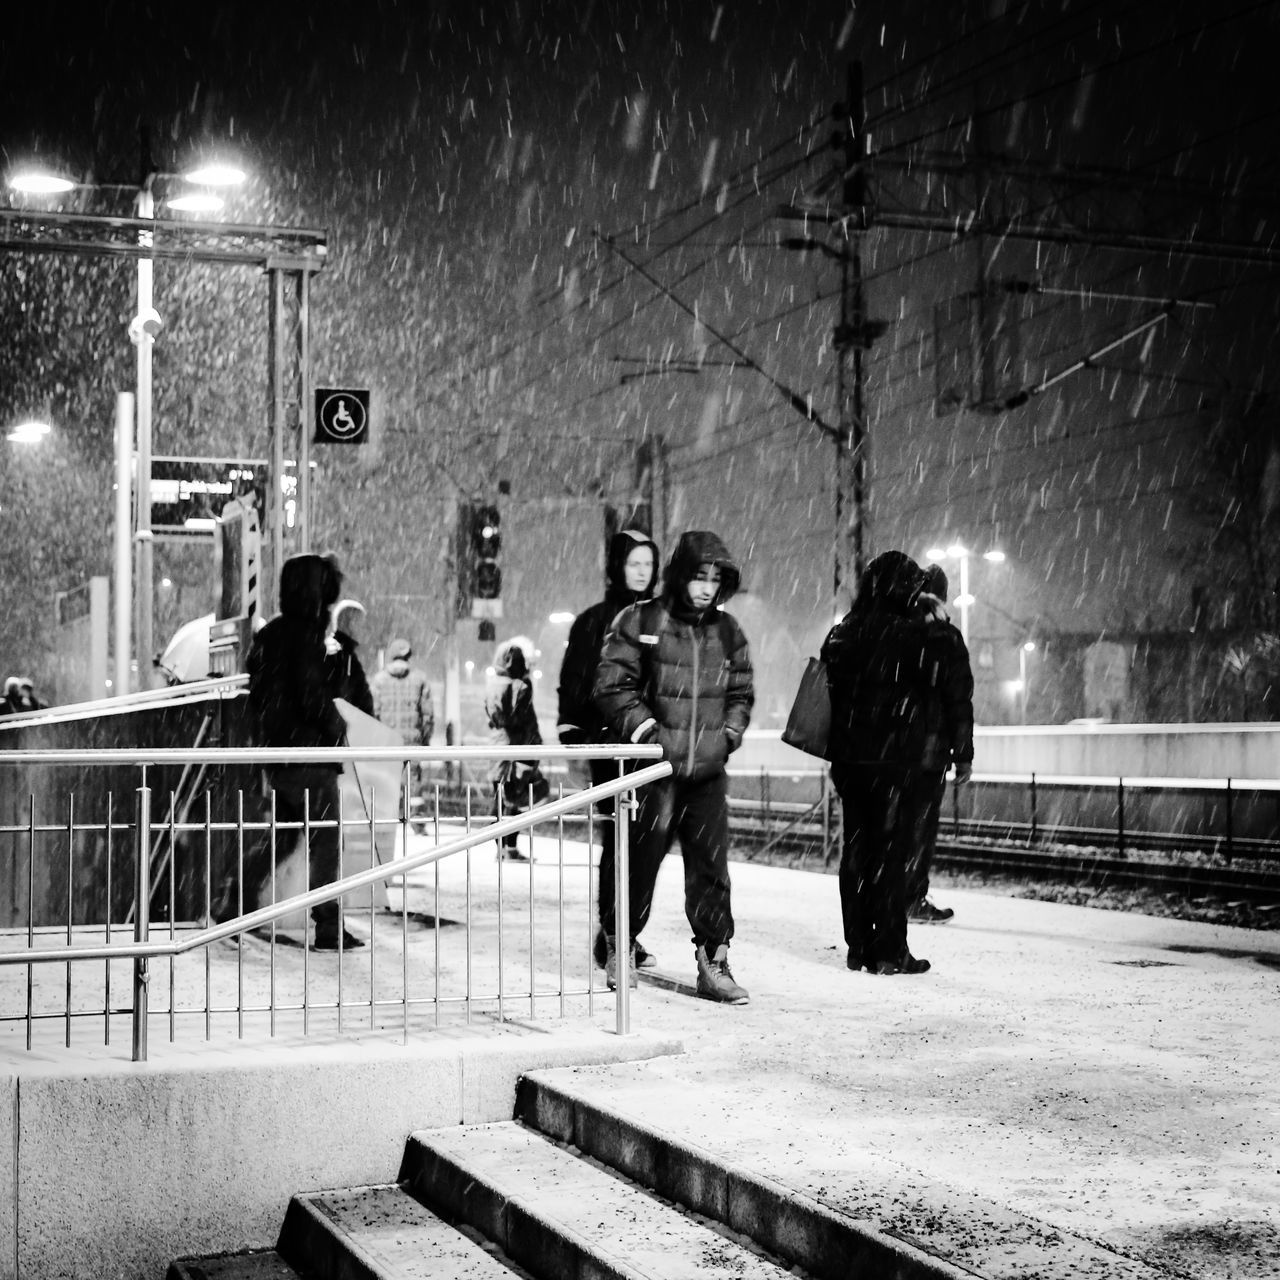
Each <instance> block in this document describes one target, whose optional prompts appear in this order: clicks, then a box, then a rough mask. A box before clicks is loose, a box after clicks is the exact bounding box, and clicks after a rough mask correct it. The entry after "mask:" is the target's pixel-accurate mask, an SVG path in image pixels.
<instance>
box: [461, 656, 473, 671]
mask: <svg viewBox="0 0 1280 1280" xmlns="http://www.w3.org/2000/svg"><path fill="white" fill-rule="evenodd" d="M462 665H463V667H464V668H465V670H466V673H467V675H470V674H471V673H472V672H473V671H474V670H475V669H476V664H475V663H474V662H472V661H471V659H470V658H468V659H467V660H466V662H464V663H463V664H462Z"/></svg>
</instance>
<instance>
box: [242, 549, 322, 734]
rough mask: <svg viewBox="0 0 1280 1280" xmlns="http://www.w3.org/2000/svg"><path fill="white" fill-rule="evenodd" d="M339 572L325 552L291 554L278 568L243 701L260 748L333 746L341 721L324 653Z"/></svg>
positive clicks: (252, 652)
mask: <svg viewBox="0 0 1280 1280" xmlns="http://www.w3.org/2000/svg"><path fill="white" fill-rule="evenodd" d="M341 587H342V577H341V574H340V573H339V572H338V570H337V568H336V567H335V565H334V564H333V563H332V561H331V560H329V559H328V558H326V557H324V556H317V555H299V556H291V557H290V558H289V559H288V560H286V561H285V563H284V568H283V569H282V570H281V571H280V612H279V613H278V614H276V616H275V617H274V618H272V619H271V621H270V622H268V623H267V624H266V625H265V626H264V627H263V628H262V630H261V631H259V632H258V634H257V635H256V636H254V638H253V644H252V645H251V646H250V649H249V657H248V660H247V662H246V667H247V669H248V672H249V707H250V710H251V711H252V712H253V715H254V717H255V719H256V721H257V728H258V742H259V743H260V744H261V745H262V746H266V747H338V746H341V745H342V742H343V739H344V737H345V735H346V722H345V721H344V720H343V718H342V716H341V714H340V713H339V711H338V708H337V707H336V706H334V704H333V691H332V689H331V686H330V678H331V674H332V669H331V666H330V664H329V662H328V655H327V654H326V652H325V631H326V630H327V628H328V624H329V610H330V608H331V607H332V605H333V604H334V603H336V601H337V599H338V593H339V591H340V590H341Z"/></svg>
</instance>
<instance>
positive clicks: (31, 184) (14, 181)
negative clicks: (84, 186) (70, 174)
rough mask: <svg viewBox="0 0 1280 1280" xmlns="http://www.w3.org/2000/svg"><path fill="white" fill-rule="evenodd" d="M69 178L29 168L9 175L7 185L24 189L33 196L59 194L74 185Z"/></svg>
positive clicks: (16, 188) (18, 189)
mask: <svg viewBox="0 0 1280 1280" xmlns="http://www.w3.org/2000/svg"><path fill="white" fill-rule="evenodd" d="M75 185H76V184H75V183H74V182H72V181H71V179H70V178H60V177H58V175H57V174H56V173H41V172H39V170H35V169H30V170H27V171H26V172H24V173H14V174H10V176H9V186H10V188H11V189H12V190H14V191H25V192H26V193H27V194H28V195H33V196H51V195H61V194H62V193H63V192H65V191H70V190H72V188H74V187H75Z"/></svg>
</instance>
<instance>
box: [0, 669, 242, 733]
mask: <svg viewBox="0 0 1280 1280" xmlns="http://www.w3.org/2000/svg"><path fill="white" fill-rule="evenodd" d="M248 683H249V677H248V676H246V675H239V676H219V677H216V678H214V679H210V680H192V681H191V682H190V683H188V684H181V685H171V686H170V687H168V688H165V689H143V690H140V691H139V692H137V693H122V694H120V696H119V697H116V698H94V699H92V700H90V701H88V702H68V703H64V704H62V705H59V706H56V707H41V708H40V710H38V711H13V712H10V713H8V714H7V715H4V716H0V730H3V729H16V728H18V727H20V726H22V725H31V724H56V723H60V722H62V721H66V720H89V719H98V718H100V717H101V716H106V715H115V714H116V713H117V712H121V711H137V710H138V709H139V708H141V709H144V710H145V709H146V708H147V707H149V706H162V707H178V706H185V705H186V704H188V703H191V702H207V701H208V700H209V698H211V697H214V696H224V695H227V694H235V695H238V694H239V692H240V690H241V689H242V688H245V687H247V685H248Z"/></svg>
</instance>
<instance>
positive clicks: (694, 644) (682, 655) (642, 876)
mask: <svg viewBox="0 0 1280 1280" xmlns="http://www.w3.org/2000/svg"><path fill="white" fill-rule="evenodd" d="M740 581H741V572H740V570H739V568H738V566H737V564H735V563H734V561H733V559H732V558H731V557H730V555H729V550H728V548H727V547H726V546H725V544H724V543H723V542H722V541H721V540H720V538H719V537H717V536H716V535H715V534H714V533H709V532H706V531H703V530H696V531H691V532H688V533H685V534H682V535H681V537H680V541H679V542H678V543H677V544H676V549H675V551H674V553H673V554H672V556H671V559H670V561H669V562H668V564H667V566H666V569H665V570H664V572H663V588H662V594H661V597H660V598H659V599H657V600H649V601H643V602H640V603H637V604H633V605H630V606H629V607H628V608H626V609H624V610H623V611H622V612H621V613H620V614H618V616H617V617H616V618H615V619H614V620H613V624H612V626H611V627H610V628H609V631H608V634H607V635H606V637H605V642H604V649H603V652H602V654H601V657H600V667H599V670H598V671H597V672H596V684H595V702H596V705H597V706H598V707H599V708H600V710H601V712H603V714H604V715H605V717H606V718H607V720H608V722H609V724H610V726H611V728H612V731H613V732H614V733H616V734H617V735H618V737H619V740H621V741H624V742H657V743H659V744H660V745H661V746H662V749H663V756H664V758H665V759H666V760H668V761H669V762H670V764H671V767H672V774H671V776H670V777H667V778H662V779H659V780H658V781H657V782H652V783H650V784H649V785H648V786H647V787H644V788H642V789H641V790H640V793H639V811H638V813H637V814H636V819H635V823H634V825H633V826H632V829H631V830H632V841H631V850H630V852H631V868H630V876H629V877H628V884H629V886H630V894H631V896H630V905H631V919H630V921H629V922H628V923H629V926H630V936H631V938H632V939H634V938H636V937H637V936H639V934H640V933H642V932H643V930H644V926H645V923H646V922H647V921H648V919H649V913H650V911H651V910H652V907H653V891H654V886H655V885H656V883H657V879H658V871H659V869H660V868H661V866H662V860H663V858H664V857H665V856H666V854H667V852H668V850H669V849H670V848H671V845H672V843H673V841H674V840H675V839H676V837H677V836H678V837H679V839H680V852H681V855H682V857H683V859H684V904H685V915H686V916H687V917H688V920H689V926H690V928H691V929H692V930H693V947H694V959H695V962H696V965H697V973H698V987H697V990H698V995H700V996H702V997H704V998H705V999H708V1000H718V1001H721V1002H722V1003H725V1004H746V1003H747V1001H748V999H749V996H748V993H747V991H746V989H745V988H744V987H742V986H740V985H739V984H738V983H737V982H736V981H734V977H733V974H732V972H730V969H729V943H730V942H731V941H732V939H733V934H734V921H733V909H732V902H731V886H730V882H729V805H728V790H729V788H728V777H727V776H726V773H725V765H726V762H727V761H728V758H729V755H730V753H731V752H733V751H736V750H737V748H738V747H739V746H740V745H741V744H742V738H743V735H744V734H745V733H746V729H747V724H748V722H749V721H750V718H751V708H752V705H753V703H754V701H755V690H754V684H753V673H752V669H751V655H750V651H749V649H748V646H747V639H746V636H744V635H743V633H742V628H741V627H740V626H739V625H738V622H737V620H736V619H735V618H734V617H733V615H732V614H729V613H726V612H725V611H724V610H723V609H722V608H721V607H720V606H721V605H722V604H723V603H724V602H725V601H727V600H728V599H729V598H730V597H731V596H733V594H734V592H736V591H737V589H738V585H739V582H740ZM600 915H601V924H602V926H603V928H604V932H605V943H606V968H605V971H606V974H607V975H608V977H609V982H610V985H611V986H614V985H616V982H617V944H616V939H617V927H616V917H615V912H614V904H613V901H612V899H611V898H610V899H608V900H606V899H604V898H603V897H602V898H601V901H600ZM632 945H633V946H634V942H633V944H632ZM632 961H633V968H632V981H634V979H635V969H634V956H633V957H632Z"/></svg>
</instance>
